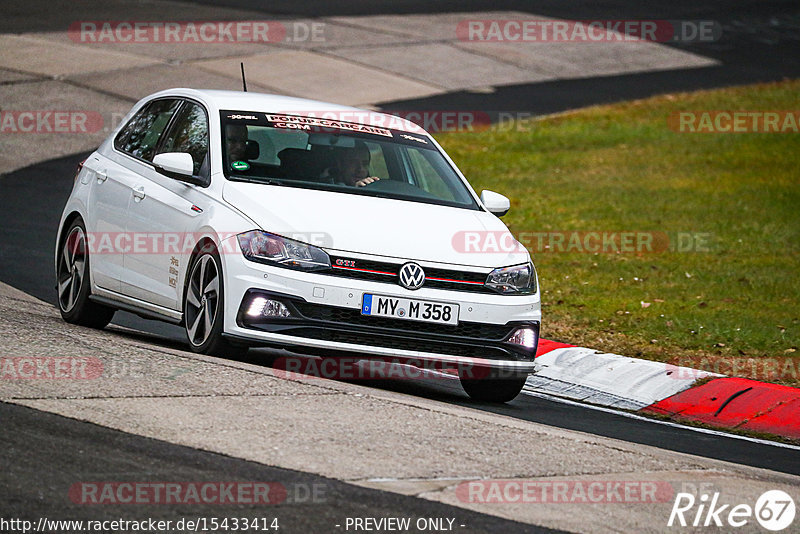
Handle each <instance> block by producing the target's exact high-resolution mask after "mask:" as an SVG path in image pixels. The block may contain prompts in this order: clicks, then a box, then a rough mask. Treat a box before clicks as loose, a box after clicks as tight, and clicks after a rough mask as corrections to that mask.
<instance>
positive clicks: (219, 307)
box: [183, 246, 248, 358]
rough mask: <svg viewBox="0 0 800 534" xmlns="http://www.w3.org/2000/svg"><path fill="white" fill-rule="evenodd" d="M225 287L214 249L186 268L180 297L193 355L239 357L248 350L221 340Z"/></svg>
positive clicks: (210, 249)
mask: <svg viewBox="0 0 800 534" xmlns="http://www.w3.org/2000/svg"><path fill="white" fill-rule="evenodd" d="M224 311H225V284H224V280H223V276H222V262H221V261H220V258H219V253H218V252H217V249H216V247H213V246H210V247H209V246H206V247H203V249H202V250H201V251H200V253H199V254H197V255H196V256H194V258H193V259H192V262H191V264H190V265H189V278H188V279H187V283H186V288H185V289H184V297H183V322H184V328H185V331H186V337H187V338H188V339H189V347H190V348H191V349H192V352H197V353H200V354H212V355H215V356H224V357H228V358H240V357H242V356H244V355H245V354H246V353H247V350H248V349H247V347H241V346H237V345H231V344H230V343H229V342H228V341H227V340H226V339H225V338H223V337H222V329H223V323H224Z"/></svg>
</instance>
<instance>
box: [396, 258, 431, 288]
mask: <svg viewBox="0 0 800 534" xmlns="http://www.w3.org/2000/svg"><path fill="white" fill-rule="evenodd" d="M424 283H425V271H423V270H422V267H420V266H419V265H417V264H416V263H414V262H409V263H406V264H405V265H403V266H402V267H400V285H401V286H403V287H405V288H406V289H419V288H421V287H422V284H424Z"/></svg>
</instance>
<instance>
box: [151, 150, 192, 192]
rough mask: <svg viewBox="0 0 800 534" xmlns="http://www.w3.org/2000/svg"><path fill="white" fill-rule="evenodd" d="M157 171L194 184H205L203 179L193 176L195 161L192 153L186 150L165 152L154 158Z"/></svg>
mask: <svg viewBox="0 0 800 534" xmlns="http://www.w3.org/2000/svg"><path fill="white" fill-rule="evenodd" d="M153 165H154V166H155V168H156V171H158V172H159V173H161V174H163V175H164V176H169V177H170V178H174V179H176V180H180V181H182V182H187V183H190V184H194V185H204V183H203V180H202V179H200V178H196V177H195V176H193V173H194V161H193V160H192V155H191V154H187V153H186V152H164V153H163V154H157V155H156V157H154V158H153Z"/></svg>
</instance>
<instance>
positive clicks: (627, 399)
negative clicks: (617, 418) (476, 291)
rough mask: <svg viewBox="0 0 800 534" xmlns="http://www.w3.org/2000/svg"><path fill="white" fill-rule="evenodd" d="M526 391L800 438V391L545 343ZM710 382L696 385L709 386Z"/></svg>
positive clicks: (676, 419)
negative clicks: (701, 381) (700, 381)
mask: <svg viewBox="0 0 800 534" xmlns="http://www.w3.org/2000/svg"><path fill="white" fill-rule="evenodd" d="M536 363H537V371H536V373H534V374H532V375H531V376H530V377H528V381H527V383H526V384H525V388H524V389H523V392H525V393H544V394H547V395H551V396H554V397H561V398H566V399H572V400H576V401H579V402H584V403H590V404H594V405H599V406H607V407H610V408H617V409H623V410H634V411H638V412H641V413H643V414H658V415H666V416H668V417H669V418H670V419H673V420H675V421H679V422H686V421H697V422H701V423H705V424H707V425H710V426H714V427H718V428H725V429H743V430H751V431H756V432H765V433H770V434H776V435H779V436H785V437H788V438H794V439H800V389H798V388H793V387H788V386H781V385H778V384H770V383H766V382H759V381H756V380H749V379H744V378H734V377H726V376H723V375H719V374H715V373H709V372H706V371H700V370H696V369H691V368H688V367H678V366H675V365H669V364H665V363H660V362H653V361H649V360H642V359H638V358H629V357H626V356H620V355H618V354H608V353H603V352H601V351H596V350H594V349H588V348H585V347H575V346H572V345H567V344H564V343H558V342H554V341H549V340H546V339H542V340H540V342H539V350H538V352H537V356H536ZM707 378H712V380H703V383H702V384H700V385H696V383H697V382H698V381H699V380H701V379H707Z"/></svg>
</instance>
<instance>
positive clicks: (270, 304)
mask: <svg viewBox="0 0 800 534" xmlns="http://www.w3.org/2000/svg"><path fill="white" fill-rule="evenodd" d="M247 315H249V316H250V317H258V316H264V317H290V316H291V315H292V314H291V313H290V312H289V309H288V308H287V307H286V306H285V305H284V304H283V302H281V301H279V300H272V299H267V298H264V297H256V298H254V299H253V300H252V301H251V302H250V307H249V308H247Z"/></svg>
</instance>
